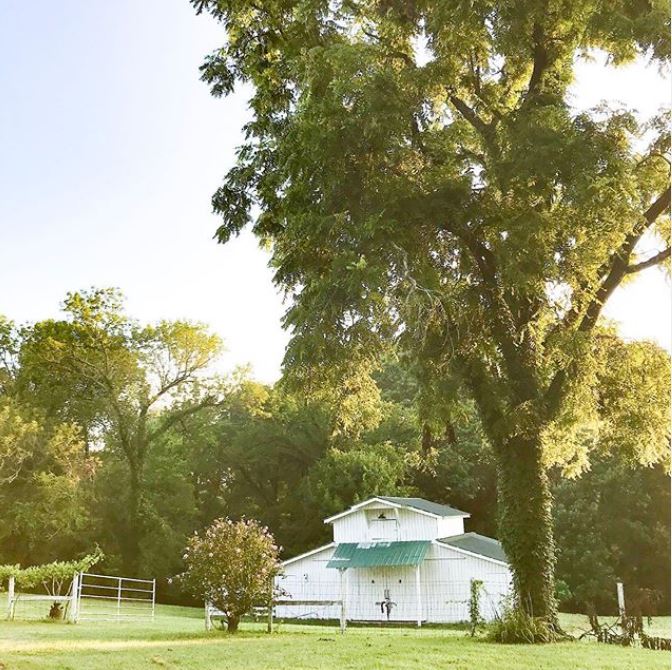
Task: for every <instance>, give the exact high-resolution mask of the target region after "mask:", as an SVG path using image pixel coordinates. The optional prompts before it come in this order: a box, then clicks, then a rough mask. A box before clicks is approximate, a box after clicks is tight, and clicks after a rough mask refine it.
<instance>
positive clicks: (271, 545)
mask: <svg viewBox="0 0 672 670" xmlns="http://www.w3.org/2000/svg"><path fill="white" fill-rule="evenodd" d="M278 551H279V548H278V546H277V545H276V544H275V540H274V539H273V536H272V535H271V534H270V532H269V531H268V529H267V528H265V527H263V526H261V524H259V522H257V521H255V520H253V519H241V520H240V521H237V522H234V521H232V520H231V519H216V520H215V521H214V522H213V523H212V525H210V526H209V527H208V529H207V530H206V531H205V533H204V534H201V535H199V534H198V533H194V535H193V536H192V537H191V538H190V540H189V543H188V545H187V548H186V550H185V553H184V556H183V558H184V560H185V562H186V564H187V570H186V572H185V573H184V575H183V578H184V582H185V583H186V585H187V586H188V588H189V589H190V590H191V592H192V593H193V595H194V596H196V597H197V598H204V599H205V600H206V602H210V603H212V604H213V605H214V606H215V607H216V608H217V609H218V610H220V611H221V612H223V613H224V616H225V618H226V625H227V630H228V632H229V633H235V632H236V631H237V630H238V624H239V623H240V619H241V618H242V617H243V616H244V615H245V614H247V613H248V612H249V611H250V610H251V609H252V607H254V605H257V604H259V603H262V602H263V603H266V602H268V600H269V598H271V597H272V595H273V588H274V587H273V578H274V577H275V575H276V574H278V571H279V568H280V562H279V560H278Z"/></svg>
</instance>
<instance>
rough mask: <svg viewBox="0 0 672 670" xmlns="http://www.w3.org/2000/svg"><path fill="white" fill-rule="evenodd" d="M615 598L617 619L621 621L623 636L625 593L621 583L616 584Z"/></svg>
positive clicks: (624, 629) (624, 628)
mask: <svg viewBox="0 0 672 670" xmlns="http://www.w3.org/2000/svg"><path fill="white" fill-rule="evenodd" d="M616 596H617V597H618V618H619V619H620V621H621V630H622V631H623V633H624V634H625V632H626V625H625V616H626V615H625V593H624V591H623V582H616Z"/></svg>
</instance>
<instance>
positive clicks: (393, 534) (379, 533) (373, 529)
mask: <svg viewBox="0 0 672 670" xmlns="http://www.w3.org/2000/svg"><path fill="white" fill-rule="evenodd" d="M369 532H370V534H371V541H372V542H380V541H385V542H395V541H396V540H398V539H399V526H398V524H397V520H396V519H395V518H392V519H388V518H387V517H385V516H384V515H380V516H379V517H377V518H376V519H371V521H369Z"/></svg>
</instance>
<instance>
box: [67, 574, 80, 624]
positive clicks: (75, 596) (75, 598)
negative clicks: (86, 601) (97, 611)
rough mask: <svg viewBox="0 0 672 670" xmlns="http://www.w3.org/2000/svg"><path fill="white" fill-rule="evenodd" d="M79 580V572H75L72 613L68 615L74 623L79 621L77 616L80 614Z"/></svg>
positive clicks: (72, 590)
mask: <svg viewBox="0 0 672 670" xmlns="http://www.w3.org/2000/svg"><path fill="white" fill-rule="evenodd" d="M79 580H80V577H79V573H78V572H75V574H74V575H73V576H72V586H71V587H70V615H69V617H68V618H69V619H70V621H71V622H72V623H77V616H78V615H79Z"/></svg>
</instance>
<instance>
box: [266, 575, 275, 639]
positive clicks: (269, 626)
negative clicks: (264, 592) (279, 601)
mask: <svg viewBox="0 0 672 670" xmlns="http://www.w3.org/2000/svg"><path fill="white" fill-rule="evenodd" d="M273 582H274V578H273V577H271V589H270V593H269V594H268V612H267V613H266V614H267V617H268V620H267V622H266V632H267V633H272V632H273V586H274V583H273Z"/></svg>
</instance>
